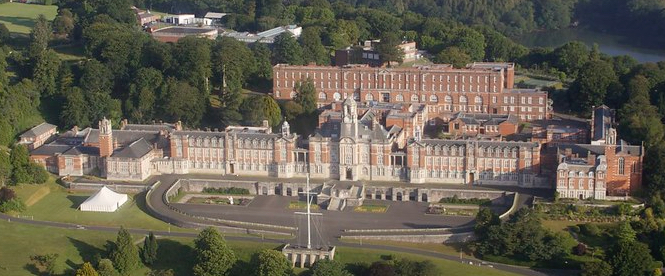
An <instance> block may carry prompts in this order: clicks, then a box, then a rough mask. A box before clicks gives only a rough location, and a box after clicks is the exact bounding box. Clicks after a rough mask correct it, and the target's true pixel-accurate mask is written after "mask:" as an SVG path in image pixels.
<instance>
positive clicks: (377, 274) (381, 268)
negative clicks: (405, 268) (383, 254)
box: [367, 262, 397, 276]
mask: <svg viewBox="0 0 665 276" xmlns="http://www.w3.org/2000/svg"><path fill="white" fill-rule="evenodd" d="M367 275H369V276H397V272H396V271H395V268H394V267H393V266H391V265H390V264H388V263H385V262H373V263H372V264H371V265H370V266H369V273H368V274H367Z"/></svg>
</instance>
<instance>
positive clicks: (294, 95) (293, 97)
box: [289, 91, 296, 99]
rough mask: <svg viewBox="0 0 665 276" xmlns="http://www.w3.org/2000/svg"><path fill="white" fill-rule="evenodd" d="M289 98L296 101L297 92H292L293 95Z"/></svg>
mask: <svg viewBox="0 0 665 276" xmlns="http://www.w3.org/2000/svg"><path fill="white" fill-rule="evenodd" d="M289 96H290V97H291V99H295V98H296V92H295V91H291V94H290V95H289Z"/></svg>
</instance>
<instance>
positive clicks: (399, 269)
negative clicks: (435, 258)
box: [394, 259, 441, 276]
mask: <svg viewBox="0 0 665 276" xmlns="http://www.w3.org/2000/svg"><path fill="white" fill-rule="evenodd" d="M394 267H395V272H396V274H397V275H412V276H437V275H441V272H440V271H439V269H437V267H436V265H434V263H432V262H431V261H430V260H425V261H422V262H418V261H413V260H409V259H400V260H395V261H394Z"/></svg>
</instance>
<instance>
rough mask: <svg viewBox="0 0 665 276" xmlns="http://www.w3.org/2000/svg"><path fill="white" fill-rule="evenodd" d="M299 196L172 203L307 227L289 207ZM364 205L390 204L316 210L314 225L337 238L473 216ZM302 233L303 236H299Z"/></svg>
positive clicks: (210, 213) (455, 222) (404, 205)
mask: <svg viewBox="0 0 665 276" xmlns="http://www.w3.org/2000/svg"><path fill="white" fill-rule="evenodd" d="M295 200H298V198H297V197H284V196H263V195H259V196H256V197H255V198H254V200H253V201H252V203H250V204H249V205H248V206H228V205H205V204H183V203H172V205H173V206H174V207H176V208H178V209H180V210H182V211H184V212H186V213H188V214H192V215H197V216H205V217H213V218H224V219H229V220H238V221H247V222H256V223H266V224H272V225H281V226H291V227H299V228H304V227H306V226H305V225H306V224H304V223H305V221H304V219H305V216H303V215H296V214H295V212H299V211H301V210H293V209H289V208H288V205H289V202H291V201H295ZM365 204H382V205H388V210H387V211H386V212H385V213H360V212H354V211H353V208H352V207H347V208H346V209H345V210H344V211H328V210H316V211H313V212H316V213H321V214H322V216H316V217H314V219H313V222H314V223H313V224H315V225H317V226H318V225H321V227H320V228H319V231H320V232H322V235H323V236H328V237H329V238H335V237H338V236H340V235H341V234H342V232H343V230H345V229H423V228H447V227H458V226H464V225H471V223H472V221H473V219H474V218H473V217H453V216H439V215H426V214H425V210H426V209H427V203H423V202H392V201H374V200H366V201H365ZM299 236H300V235H299Z"/></svg>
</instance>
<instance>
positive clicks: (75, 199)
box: [67, 195, 88, 209]
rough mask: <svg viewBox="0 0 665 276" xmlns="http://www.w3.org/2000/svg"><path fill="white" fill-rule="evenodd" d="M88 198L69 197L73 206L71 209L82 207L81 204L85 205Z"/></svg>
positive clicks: (80, 196) (79, 196)
mask: <svg viewBox="0 0 665 276" xmlns="http://www.w3.org/2000/svg"><path fill="white" fill-rule="evenodd" d="M87 198H88V196H82V195H68V196H67V199H69V201H71V202H72V206H70V208H73V209H78V208H79V206H81V203H83V202H84V201H85V200H86V199H87Z"/></svg>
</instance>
